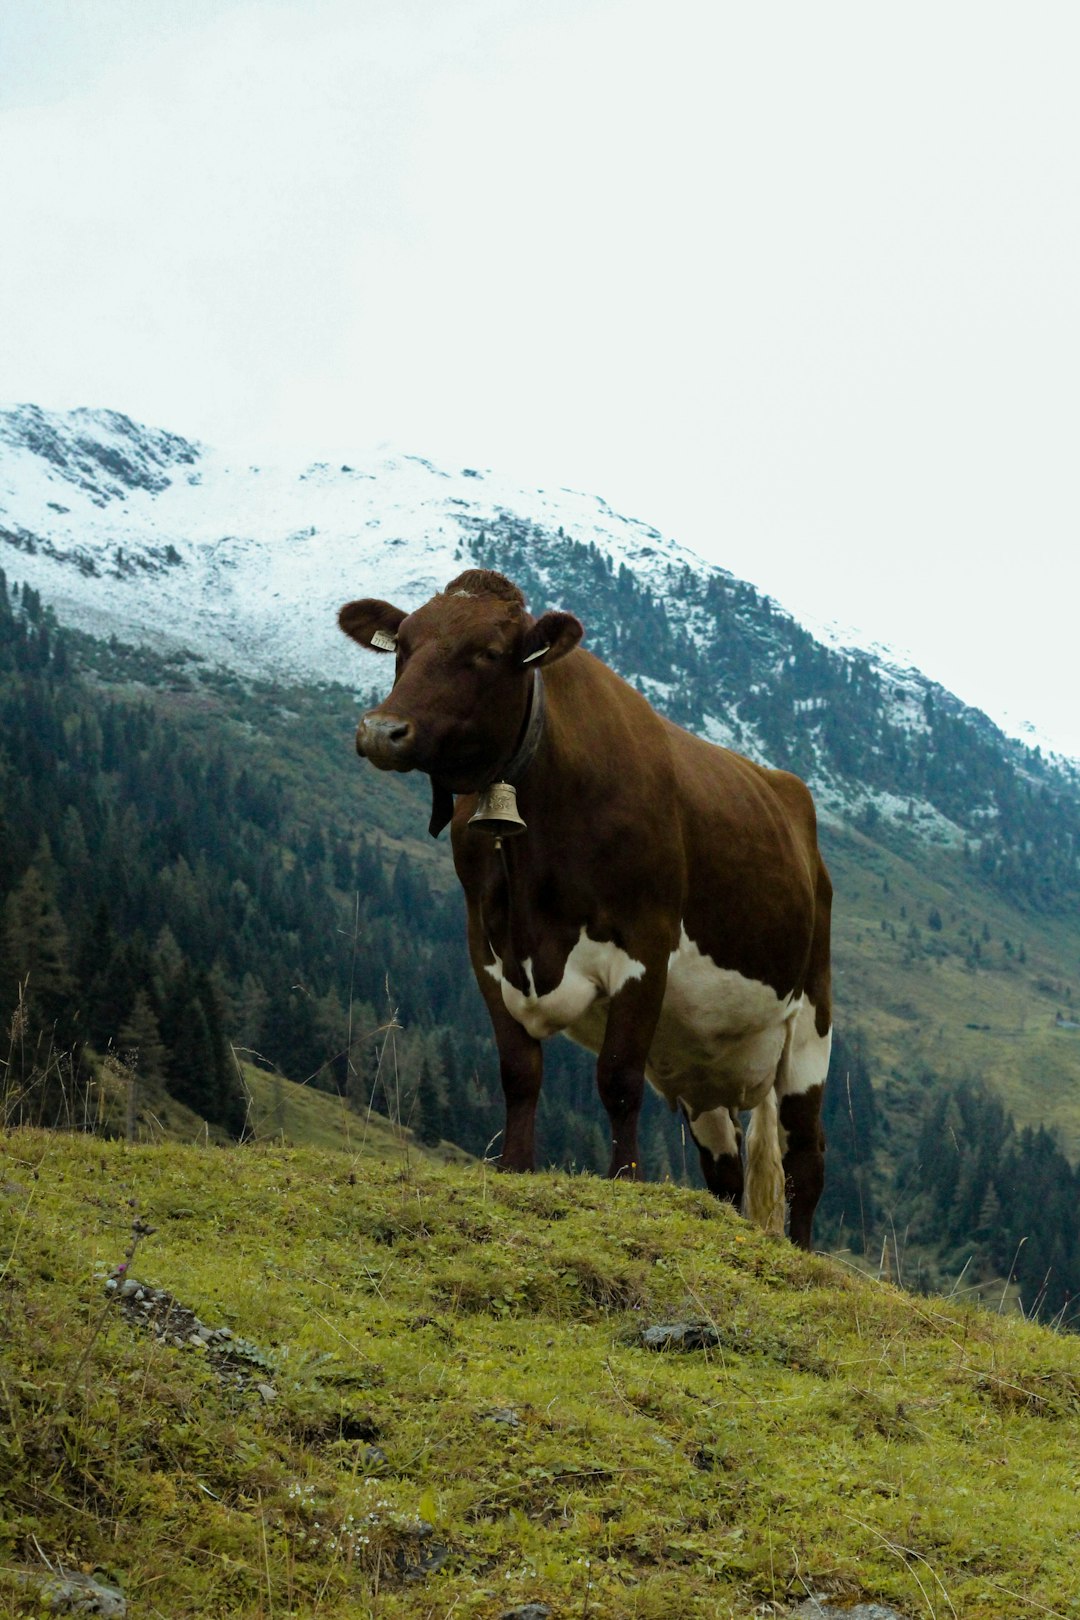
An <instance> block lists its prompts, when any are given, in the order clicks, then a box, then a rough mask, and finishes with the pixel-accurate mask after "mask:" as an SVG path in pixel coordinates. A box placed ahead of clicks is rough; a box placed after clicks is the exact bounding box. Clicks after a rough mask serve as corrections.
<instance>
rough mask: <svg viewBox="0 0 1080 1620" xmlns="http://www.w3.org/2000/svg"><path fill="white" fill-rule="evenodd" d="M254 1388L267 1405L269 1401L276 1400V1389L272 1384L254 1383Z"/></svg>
mask: <svg viewBox="0 0 1080 1620" xmlns="http://www.w3.org/2000/svg"><path fill="white" fill-rule="evenodd" d="M255 1388H256V1389H257V1390H258V1392H259V1394H260V1395H261V1396H262V1398H263V1400H264V1401H266V1402H267V1404H268V1405H269V1403H270V1402H271V1401H276V1400H277V1390H276V1389H275V1388H274V1386H273V1384H256V1385H255Z"/></svg>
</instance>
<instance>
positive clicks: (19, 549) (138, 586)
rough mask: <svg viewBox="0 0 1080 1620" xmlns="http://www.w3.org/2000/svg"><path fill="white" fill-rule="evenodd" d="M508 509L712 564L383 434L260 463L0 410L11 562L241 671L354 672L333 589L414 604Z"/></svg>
mask: <svg viewBox="0 0 1080 1620" xmlns="http://www.w3.org/2000/svg"><path fill="white" fill-rule="evenodd" d="M507 516H513V517H515V518H518V519H524V520H526V521H528V522H529V523H530V524H532V525H534V526H535V527H536V528H537V530H539V531H542V532H544V533H547V534H550V535H552V536H556V535H557V534H558V532H559V530H560V529H561V530H563V532H564V533H567V534H572V535H573V536H574V537H575V538H578V539H585V540H590V541H593V542H595V543H596V544H597V545H598V546H599V547H600V548H601V549H602V550H603V551H604V553H605V555H606V556H608V557H610V558H611V559H612V560H613V561H614V563H615V565H616V566H618V564H619V563H625V564H626V565H627V566H628V567H629V568H630V569H631V570H633V572H634V573H635V575H637V576H638V577H639V578H640V579H641V580H642V581H644V582H649V581H651V580H652V579H653V578H658V577H659V575H660V574H661V573H662V571H663V570H664V569H665V568H667V567H669V566H672V565H677V566H679V567H683V566H685V567H688V568H691V569H693V570H694V571H695V572H697V573H700V574H704V573H708V572H712V570H710V569H709V567H708V565H707V564H705V563H703V562H702V561H701V559H699V558H697V557H695V556H694V555H693V554H692V553H690V552H688V551H685V550H683V548H681V547H679V546H678V545H676V544H675V543H674V542H673V541H670V540H665V539H663V538H662V536H661V535H660V534H659V533H658V532H657V530H655V529H652V528H650V527H648V526H647V525H646V524H643V523H638V522H635V521H633V520H631V519H627V518H623V517H620V516H619V515H618V513H616V512H613V511H612V510H611V509H610V508H609V507H608V506H607V505H606V504H605V502H604V501H602V500H600V499H599V498H598V497H596V496H591V495H584V494H580V493H578V492H577V491H574V490H569V489H559V490H545V489H534V490H523V489H521V488H519V487H517V486H515V485H514V484H512V483H508V482H507V481H506V480H505V479H501V478H500V477H499V476H498V475H497V474H496V473H493V472H491V471H490V470H480V469H478V468H461V469H455V470H452V471H451V470H446V469H442V468H438V467H435V466H433V465H432V463H431V462H429V461H425V460H424V459H422V458H421V457H419V456H411V455H401V454H394V453H392V452H390V451H387V450H385V449H382V450H378V451H375V452H372V453H371V454H369V455H366V456H364V457H363V458H358V459H357V460H356V461H355V462H350V463H347V464H340V463H339V464H337V465H334V466H330V465H329V464H327V463H325V462H316V463H314V464H313V465H309V466H306V467H298V466H297V467H282V466H265V467H264V466H254V465H251V464H248V463H239V462H237V461H236V460H233V459H230V458H228V457H227V456H223V455H222V454H220V453H219V452H217V451H215V450H213V449H210V448H208V447H206V446H205V445H201V444H198V443H193V442H191V441H189V440H187V439H183V438H180V437H178V436H177V435H175V434H172V433H165V432H162V431H160V430H158V429H154V428H146V427H142V426H140V425H138V424H136V423H134V422H132V421H131V420H130V419H129V418H128V417H126V416H122V415H120V414H119V413H117V412H114V411H96V410H95V411H91V410H76V411H70V412H65V413H60V412H46V411H42V410H39V409H38V408H37V407H36V406H22V407H19V408H18V409H15V410H11V411H7V412H0V542H2V543H3V545H2V547H0V561H3V562H6V566H7V571H8V573H9V574H11V575H12V577H13V578H20V579H25V580H26V581H27V582H28V583H29V584H30V585H32V586H33V587H34V588H35V589H36V590H39V591H40V592H41V593H42V595H43V596H44V597H45V599H46V600H47V601H48V602H49V603H50V604H51V605H52V606H53V607H54V608H55V610H56V612H57V614H58V615H59V617H60V618H61V620H62V621H64V622H67V623H70V624H72V625H74V626H76V627H78V628H80V629H84V630H87V631H89V632H91V633H92V634H95V635H110V634H115V635H117V636H119V637H120V638H121V639H126V640H134V641H138V642H142V641H147V642H150V643H151V644H154V645H158V646H160V647H162V648H171V647H175V646H182V647H184V648H187V649H189V650H191V651H193V652H194V653H196V654H197V655H199V656H201V657H204V658H206V659H208V660H210V661H211V662H219V663H221V664H224V665H226V666H229V667H237V668H240V669H241V670H242V671H243V672H245V673H249V674H261V675H269V676H274V677H277V678H280V679H289V678H294V679H304V680H309V679H315V680H343V681H347V682H355V681H358V680H359V679H360V671H359V666H358V664H357V658H356V653H355V649H351V648H350V647H349V646H348V644H347V643H346V642H345V641H344V639H343V638H342V636H341V634H340V632H339V631H338V629H337V610H338V608H339V607H340V606H341V604H342V602H344V601H346V600H347V599H349V598H350V597H354V596H359V595H378V596H383V597H386V598H388V599H392V600H395V601H398V602H400V603H401V604H402V605H404V606H406V607H408V606H413V605H416V604H419V603H420V602H422V601H424V600H425V599H426V598H427V597H428V596H430V595H432V594H433V593H434V592H435V591H436V590H438V589H440V588H441V587H442V586H443V585H445V584H446V582H447V580H449V579H450V578H451V577H452V576H453V575H454V574H455V573H457V572H459V571H460V570H461V568H463V567H467V566H468V564H469V562H470V561H472V560H475V549H474V545H475V540H476V537H477V535H478V533H479V532H481V531H482V530H483V529H484V528H485V527H489V528H490V527H491V526H492V525H493V524H498V523H499V522H500V521H501V520H503V519H505V518H506V517H507ZM5 552H7V553H8V555H7V556H6V558H5V555H4V554H5ZM12 553H18V556H17V558H16V556H15V555H13V554H12Z"/></svg>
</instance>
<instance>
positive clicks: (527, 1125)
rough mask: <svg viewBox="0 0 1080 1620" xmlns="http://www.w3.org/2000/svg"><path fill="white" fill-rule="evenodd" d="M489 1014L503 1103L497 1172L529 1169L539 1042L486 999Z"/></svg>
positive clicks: (540, 1062) (541, 1061)
mask: <svg viewBox="0 0 1080 1620" xmlns="http://www.w3.org/2000/svg"><path fill="white" fill-rule="evenodd" d="M485 999H487V1003H488V1012H489V1013H490V1014H491V1022H492V1025H493V1027H494V1030H495V1044H496V1046H497V1047H498V1049H499V1078H500V1079H501V1080H502V1088H503V1097H504V1099H505V1101H506V1128H505V1130H504V1132H503V1144H502V1153H501V1154H500V1155H499V1169H500V1170H531V1169H533V1165H534V1151H535V1150H534V1145H533V1133H534V1130H535V1126H536V1104H537V1102H538V1100H539V1097H540V1083H541V1081H542V1079H543V1075H544V1058H543V1052H542V1050H541V1047H540V1042H539V1041H537V1040H534V1039H533V1037H532V1036H531V1035H530V1034H529V1032H528V1031H527V1030H525V1029H523V1028H522V1027H521V1025H520V1024H519V1023H518V1022H517V1020H516V1019H514V1018H511V1016H510V1014H509V1013H508V1012H507V1011H506V1008H505V1007H504V1006H503V1004H502V1000H501V998H500V999H498V1000H496V999H494V998H492V997H487V998H485Z"/></svg>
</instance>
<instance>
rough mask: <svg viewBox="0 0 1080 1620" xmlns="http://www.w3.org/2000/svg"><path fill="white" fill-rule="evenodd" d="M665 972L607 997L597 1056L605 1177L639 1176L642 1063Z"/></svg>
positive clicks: (651, 972) (659, 971)
mask: <svg viewBox="0 0 1080 1620" xmlns="http://www.w3.org/2000/svg"><path fill="white" fill-rule="evenodd" d="M666 977H667V976H666V972H665V971H664V969H663V968H660V969H657V970H655V971H654V970H649V971H647V972H646V973H645V974H644V975H643V977H641V978H640V979H632V980H630V982H629V983H627V984H624V985H623V987H622V989H621V990H620V991H619V992H618V993H617V994H616V995H614V996H612V998H611V1003H610V1006H609V1008H608V1017H607V1029H606V1031H605V1034H604V1041H603V1045H602V1046H601V1048H600V1054H599V1056H598V1057H597V1060H596V1084H597V1088H598V1090H599V1092H600V1101H601V1102H602V1103H603V1105H604V1107H605V1108H606V1109H607V1115H608V1119H609V1120H610V1121H611V1164H610V1166H609V1168H608V1175H609V1176H612V1177H614V1176H624V1177H627V1178H628V1179H629V1180H632V1181H633V1180H636V1179H637V1177H638V1175H639V1174H640V1163H639V1160H638V1141H637V1128H638V1117H639V1115H640V1114H641V1099H642V1097H643V1096H644V1093H645V1063H646V1060H647V1059H648V1056H649V1048H650V1046H651V1045H652V1039H653V1035H654V1034H655V1032H656V1021H657V1019H658V1018H659V1016H660V1008H661V1005H662V1003H663V1000H664V986H665V983H666Z"/></svg>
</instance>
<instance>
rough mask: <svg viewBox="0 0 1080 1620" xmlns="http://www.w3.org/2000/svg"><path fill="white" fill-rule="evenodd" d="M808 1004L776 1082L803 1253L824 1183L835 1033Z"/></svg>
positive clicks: (793, 1222) (792, 1224)
mask: <svg viewBox="0 0 1080 1620" xmlns="http://www.w3.org/2000/svg"><path fill="white" fill-rule="evenodd" d="M823 1022H824V1020H823V1019H822V1018H821V1017H820V1016H819V1015H818V1013H817V1012H816V1011H815V1008H814V1006H813V1003H812V1002H811V1001H809V1000H807V1001H805V1002H804V1003H803V1005H802V1008H801V1010H800V1012H799V1014H798V1016H797V1018H796V1020H795V1029H794V1031H793V1033H792V1039H791V1041H790V1043H789V1045H788V1047H787V1048H786V1049H785V1053H784V1059H783V1061H782V1062H781V1064H780V1072H779V1074H778V1075H777V1079H776V1094H777V1098H778V1099H779V1103H780V1125H781V1128H782V1130H781V1141H782V1145H783V1154H784V1179H785V1182H786V1186H787V1197H788V1201H789V1203H790V1206H791V1215H790V1220H789V1226H788V1230H789V1232H790V1235H791V1241H792V1242H793V1243H797V1244H798V1246H799V1248H800V1249H809V1248H810V1247H811V1240H812V1231H813V1223H814V1210H815V1209H816V1208H817V1203H818V1199H819V1198H820V1197H821V1189H822V1187H823V1186H824V1184H825V1132H824V1130H823V1129H822V1125H821V1103H822V1097H823V1094H824V1088H825V1076H826V1074H827V1073H828V1069H829V1052H830V1049H831V1047H832V1030H831V1029H829V1028H827V1027H826V1028H825V1029H824V1030H821V1029H819V1028H818V1025H819V1024H820V1023H823Z"/></svg>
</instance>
